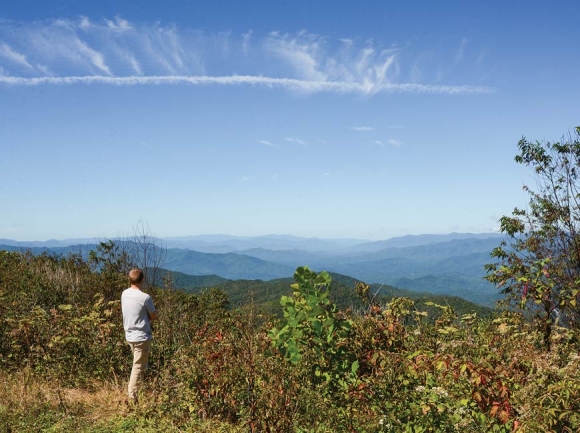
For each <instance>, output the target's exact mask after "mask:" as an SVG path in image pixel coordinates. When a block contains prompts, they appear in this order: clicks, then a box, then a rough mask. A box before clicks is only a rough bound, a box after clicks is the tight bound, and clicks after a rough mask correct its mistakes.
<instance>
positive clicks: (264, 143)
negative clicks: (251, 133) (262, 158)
mask: <svg viewBox="0 0 580 433" xmlns="http://www.w3.org/2000/svg"><path fill="white" fill-rule="evenodd" d="M258 143H260V144H263V145H264V146H269V147H272V146H274V143H272V142H271V141H268V140H258Z"/></svg>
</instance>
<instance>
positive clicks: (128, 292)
mask: <svg viewBox="0 0 580 433" xmlns="http://www.w3.org/2000/svg"><path fill="white" fill-rule="evenodd" d="M150 297H151V296H149V295H148V294H147V293H145V292H142V291H141V290H137V289H132V288H131V287H129V288H128V289H125V290H123V293H121V299H123V298H126V299H147V298H150Z"/></svg>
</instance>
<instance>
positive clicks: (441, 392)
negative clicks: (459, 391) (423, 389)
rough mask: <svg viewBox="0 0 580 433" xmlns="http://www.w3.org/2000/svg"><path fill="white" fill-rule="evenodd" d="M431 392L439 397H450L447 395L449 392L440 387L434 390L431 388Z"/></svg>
mask: <svg viewBox="0 0 580 433" xmlns="http://www.w3.org/2000/svg"><path fill="white" fill-rule="evenodd" d="M431 391H433V392H434V393H435V394H437V395H438V396H439V397H449V394H448V393H447V391H445V390H444V389H443V388H441V387H440V386H436V387H434V388H431Z"/></svg>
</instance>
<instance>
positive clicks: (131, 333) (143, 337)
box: [121, 269, 157, 402]
mask: <svg viewBox="0 0 580 433" xmlns="http://www.w3.org/2000/svg"><path fill="white" fill-rule="evenodd" d="M143 277H144V275H143V271H142V270H141V269H131V271H130V272H129V283H130V284H131V287H129V288H128V289H125V290H124V291H123V294H122V295H121V309H122V310H123V328H125V339H126V340H127V343H129V346H130V347H131V351H132V352H133V368H132V369H131V377H130V379H129V387H128V393H129V401H132V402H135V401H136V400H137V386H138V383H139V381H140V380H141V376H142V375H143V371H144V370H145V369H146V368H147V361H148V359H149V352H150V351H151V340H152V338H153V337H152V335H151V321H152V320H157V311H155V307H154V306H153V299H152V298H151V296H149V295H148V294H147V293H144V292H142V291H141V286H142V285H143Z"/></svg>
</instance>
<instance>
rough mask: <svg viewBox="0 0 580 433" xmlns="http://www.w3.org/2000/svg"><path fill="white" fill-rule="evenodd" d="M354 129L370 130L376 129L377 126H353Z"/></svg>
mask: <svg viewBox="0 0 580 433" xmlns="http://www.w3.org/2000/svg"><path fill="white" fill-rule="evenodd" d="M352 130H353V131H361V132H368V131H374V130H375V128H373V127H372V126H353V127H352Z"/></svg>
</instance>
